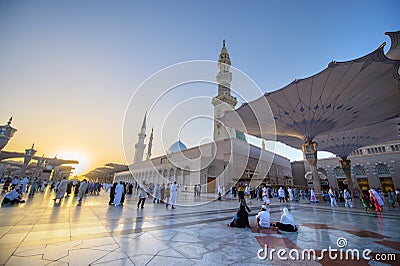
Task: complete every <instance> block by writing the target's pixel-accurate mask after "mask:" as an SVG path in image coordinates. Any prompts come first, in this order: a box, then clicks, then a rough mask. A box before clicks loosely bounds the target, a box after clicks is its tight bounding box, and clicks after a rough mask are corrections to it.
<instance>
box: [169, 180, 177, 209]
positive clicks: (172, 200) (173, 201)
mask: <svg viewBox="0 0 400 266" xmlns="http://www.w3.org/2000/svg"><path fill="white" fill-rule="evenodd" d="M170 192H171V197H170V199H169V205H171V209H175V207H174V205H175V204H176V200H177V192H178V186H177V184H176V181H174V183H173V184H172V185H171V188H170ZM167 209H168V203H167Z"/></svg>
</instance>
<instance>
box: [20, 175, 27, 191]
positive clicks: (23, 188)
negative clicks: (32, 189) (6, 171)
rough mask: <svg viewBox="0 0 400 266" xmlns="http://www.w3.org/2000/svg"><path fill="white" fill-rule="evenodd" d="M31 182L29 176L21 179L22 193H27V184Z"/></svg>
mask: <svg viewBox="0 0 400 266" xmlns="http://www.w3.org/2000/svg"><path fill="white" fill-rule="evenodd" d="M28 183H29V179H28V177H26V176H25V177H24V178H23V179H22V180H21V185H22V188H21V190H22V193H26V184H28Z"/></svg>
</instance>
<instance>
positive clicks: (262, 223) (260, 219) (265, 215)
mask: <svg viewBox="0 0 400 266" xmlns="http://www.w3.org/2000/svg"><path fill="white" fill-rule="evenodd" d="M256 218H257V225H258V226H259V227H261V228H269V227H270V225H269V222H270V214H269V211H268V210H267V206H265V205H262V206H261V211H260V212H259V213H258V214H257V215H256Z"/></svg>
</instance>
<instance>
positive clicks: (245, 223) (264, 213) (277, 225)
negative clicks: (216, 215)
mask: <svg viewBox="0 0 400 266" xmlns="http://www.w3.org/2000/svg"><path fill="white" fill-rule="evenodd" d="M270 217H271V214H270V212H269V210H268V205H262V206H261V210H260V212H259V213H258V214H257V215H256V219H257V226H258V227H260V228H267V229H268V228H271V227H272V228H273V229H274V230H281V231H285V232H297V230H298V228H297V226H296V224H295V222H294V218H293V215H292V214H291V213H290V212H289V210H288V208H286V207H284V208H283V209H282V215H281V219H280V220H279V221H278V222H271V221H270ZM227 226H229V227H238V228H246V227H249V228H250V227H251V226H250V222H249V214H248V212H247V210H246V206H245V205H244V204H240V206H239V210H238V212H237V213H236V214H235V215H234V216H233V218H232V221H231V222H230V223H228V224H227Z"/></svg>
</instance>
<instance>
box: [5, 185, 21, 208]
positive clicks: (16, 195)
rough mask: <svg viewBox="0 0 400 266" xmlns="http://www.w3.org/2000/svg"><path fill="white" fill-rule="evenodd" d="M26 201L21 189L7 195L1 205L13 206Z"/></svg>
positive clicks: (15, 189)
mask: <svg viewBox="0 0 400 266" xmlns="http://www.w3.org/2000/svg"><path fill="white" fill-rule="evenodd" d="M24 202H25V201H24V200H23V199H22V192H21V189H20V188H19V187H18V188H14V189H13V190H11V191H10V192H8V193H7V194H6V196H5V197H4V199H3V201H2V202H1V205H7V204H13V203H24Z"/></svg>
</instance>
